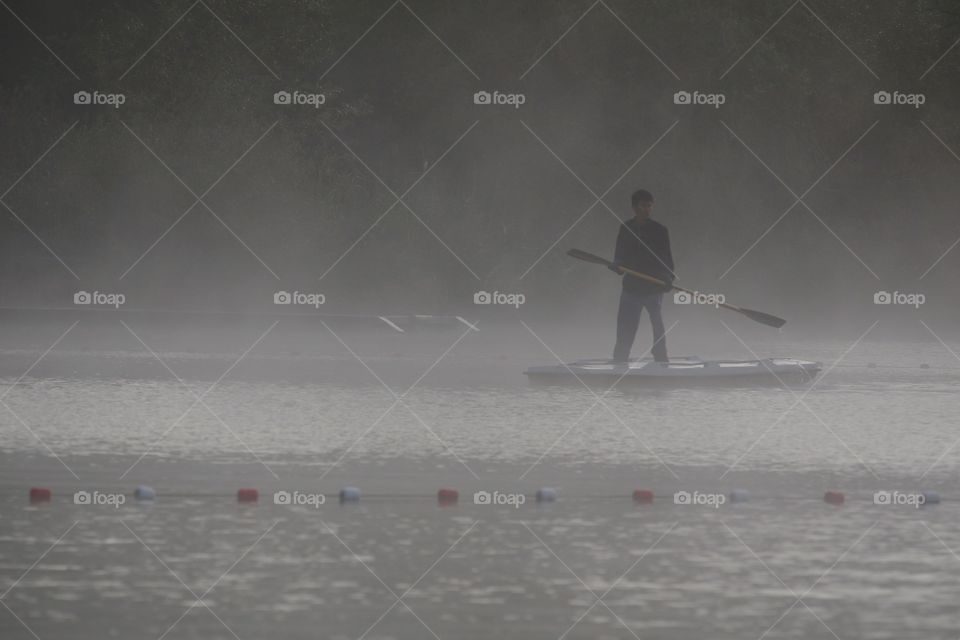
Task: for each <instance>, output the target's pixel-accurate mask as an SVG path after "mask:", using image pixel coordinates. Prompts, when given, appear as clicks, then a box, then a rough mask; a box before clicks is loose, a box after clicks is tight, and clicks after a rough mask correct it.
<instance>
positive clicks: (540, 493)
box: [537, 487, 557, 502]
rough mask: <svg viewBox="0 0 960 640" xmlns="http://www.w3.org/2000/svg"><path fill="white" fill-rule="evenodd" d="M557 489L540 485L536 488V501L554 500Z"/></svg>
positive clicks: (555, 499)
mask: <svg viewBox="0 0 960 640" xmlns="http://www.w3.org/2000/svg"><path fill="white" fill-rule="evenodd" d="M556 501H557V490H556V489H554V488H553V487H541V488H540V489H537V502H556Z"/></svg>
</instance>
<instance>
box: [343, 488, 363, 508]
mask: <svg viewBox="0 0 960 640" xmlns="http://www.w3.org/2000/svg"><path fill="white" fill-rule="evenodd" d="M344 502H360V489H359V488H358V487H344V488H343V489H340V503H341V504H343V503H344Z"/></svg>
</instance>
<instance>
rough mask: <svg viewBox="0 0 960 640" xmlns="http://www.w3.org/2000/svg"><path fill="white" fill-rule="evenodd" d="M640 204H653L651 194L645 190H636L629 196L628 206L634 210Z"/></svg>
mask: <svg viewBox="0 0 960 640" xmlns="http://www.w3.org/2000/svg"><path fill="white" fill-rule="evenodd" d="M641 202H653V194H652V193H650V192H649V191H647V190H646V189H637V190H636V191H634V192H633V195H632V196H630V204H631V205H632V206H633V208H634V209H636V208H637V205H638V204H640V203H641Z"/></svg>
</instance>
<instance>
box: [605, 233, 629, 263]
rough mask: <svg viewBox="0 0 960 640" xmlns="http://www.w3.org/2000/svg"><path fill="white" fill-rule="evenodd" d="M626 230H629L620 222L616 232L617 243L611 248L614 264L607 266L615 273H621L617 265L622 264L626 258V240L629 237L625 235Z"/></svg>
mask: <svg viewBox="0 0 960 640" xmlns="http://www.w3.org/2000/svg"><path fill="white" fill-rule="evenodd" d="M628 231H629V230H628V229H627V225H625V224H621V225H620V230H619V231H618V232H617V245H616V247H615V248H614V250H613V264H614V266H612V267H608V268H609V269H610V270H611V271H613V272H615V273H621V271H620V270H619V269H618V268H617V267H619V266H620V265H622V264H623V261H624V260H626V258H627V251H628V248H627V241H628V240H629V238H628V237H627V233H628Z"/></svg>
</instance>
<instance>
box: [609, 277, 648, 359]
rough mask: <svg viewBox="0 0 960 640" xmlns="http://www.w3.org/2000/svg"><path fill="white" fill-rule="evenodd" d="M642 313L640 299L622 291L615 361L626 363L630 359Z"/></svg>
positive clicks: (618, 313) (614, 349)
mask: <svg viewBox="0 0 960 640" xmlns="http://www.w3.org/2000/svg"><path fill="white" fill-rule="evenodd" d="M641 311H643V304H642V303H641V302H640V299H639V298H638V297H637V296H636V295H634V294H632V293H630V292H628V291H622V290H621V291H620V309H619V310H618V311H617V345H616V346H615V347H614V348H613V359H614V361H616V362H626V361H627V360H629V359H630V349H631V348H632V347H633V340H634V338H635V337H636V336H637V327H638V326H639V325H640V312H641Z"/></svg>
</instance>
